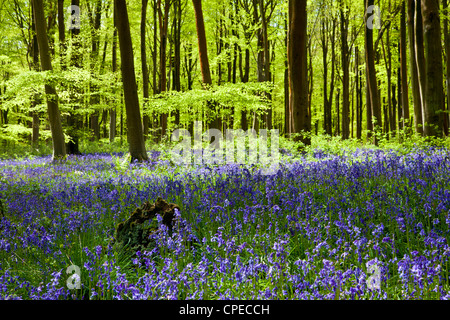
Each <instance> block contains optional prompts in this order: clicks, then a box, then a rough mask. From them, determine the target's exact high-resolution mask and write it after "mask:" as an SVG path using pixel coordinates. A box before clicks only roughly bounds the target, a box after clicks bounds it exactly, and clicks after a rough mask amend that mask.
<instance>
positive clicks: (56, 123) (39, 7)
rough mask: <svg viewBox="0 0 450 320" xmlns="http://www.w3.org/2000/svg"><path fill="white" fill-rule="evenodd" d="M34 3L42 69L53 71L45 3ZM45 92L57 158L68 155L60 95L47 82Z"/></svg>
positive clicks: (33, 0) (54, 156)
mask: <svg viewBox="0 0 450 320" xmlns="http://www.w3.org/2000/svg"><path fill="white" fill-rule="evenodd" d="M32 4H33V10H34V19H35V25H36V37H37V41H38V46H39V55H40V58H41V69H42V71H52V70H53V68H52V62H51V58H50V49H49V45H48V38H47V32H46V30H47V26H46V22H45V13H44V4H43V1H42V0H32ZM45 94H46V95H47V110H48V117H49V122H50V130H51V134H52V140H53V159H54V160H56V159H57V158H61V157H65V155H66V145H65V141H64V132H63V129H62V125H61V114H60V111H59V106H58V95H57V94H56V90H55V88H54V87H53V86H52V85H51V84H49V83H47V84H45Z"/></svg>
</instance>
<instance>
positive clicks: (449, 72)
mask: <svg viewBox="0 0 450 320" xmlns="http://www.w3.org/2000/svg"><path fill="white" fill-rule="evenodd" d="M442 8H443V9H444V11H443V12H444V13H445V17H444V18H443V20H444V46H445V71H446V73H445V91H446V92H447V103H446V105H444V108H446V111H447V113H444V134H445V135H446V136H448V135H449V126H450V118H449V116H450V114H449V111H450V35H449V31H448V20H447V17H448V11H447V10H448V5H447V0H442Z"/></svg>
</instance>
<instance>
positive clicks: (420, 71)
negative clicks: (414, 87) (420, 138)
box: [414, 0, 426, 130]
mask: <svg viewBox="0 0 450 320" xmlns="http://www.w3.org/2000/svg"><path fill="white" fill-rule="evenodd" d="M414 44H415V45H414V47H415V51H416V52H415V55H416V68H417V79H418V85H419V94H420V110H421V112H422V126H423V125H424V124H425V88H426V77H425V52H424V50H425V49H424V44H423V20H422V8H421V5H420V0H415V10H414ZM423 130H425V128H423Z"/></svg>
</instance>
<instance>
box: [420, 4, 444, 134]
mask: <svg viewBox="0 0 450 320" xmlns="http://www.w3.org/2000/svg"><path fill="white" fill-rule="evenodd" d="M422 18H423V31H424V33H423V39H424V47H425V62H426V63H425V78H426V87H425V128H424V133H425V136H427V137H429V136H433V137H442V132H443V113H442V111H443V110H444V95H443V92H444V88H443V83H442V82H443V72H442V70H443V67H442V43H441V25H440V19H439V1H438V0H423V1H422Z"/></svg>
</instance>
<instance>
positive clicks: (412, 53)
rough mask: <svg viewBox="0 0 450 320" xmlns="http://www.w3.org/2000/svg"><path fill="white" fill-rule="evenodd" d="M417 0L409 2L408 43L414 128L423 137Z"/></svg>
mask: <svg viewBox="0 0 450 320" xmlns="http://www.w3.org/2000/svg"><path fill="white" fill-rule="evenodd" d="M415 11H416V10H415V0H408V41H409V58H410V63H409V64H410V73H411V87H412V94H413V105H414V126H415V130H416V132H417V133H419V134H421V135H423V118H422V101H421V96H420V88H419V78H418V71H417V62H416V45H415V40H414V39H415V37H414V30H415V25H414V16H415Z"/></svg>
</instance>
